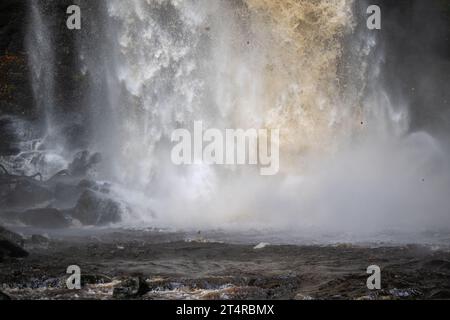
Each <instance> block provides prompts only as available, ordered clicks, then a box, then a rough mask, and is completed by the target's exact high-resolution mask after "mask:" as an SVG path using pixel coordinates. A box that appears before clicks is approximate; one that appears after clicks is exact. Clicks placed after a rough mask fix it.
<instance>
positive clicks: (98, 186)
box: [78, 179, 111, 194]
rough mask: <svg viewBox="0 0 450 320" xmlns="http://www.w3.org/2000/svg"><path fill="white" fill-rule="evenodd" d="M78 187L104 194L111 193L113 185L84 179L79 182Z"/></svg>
mask: <svg viewBox="0 0 450 320" xmlns="http://www.w3.org/2000/svg"><path fill="white" fill-rule="evenodd" d="M78 188H79V189H80V190H86V189H91V190H94V191H98V192H101V193H104V194H109V192H110V190H111V185H110V184H109V183H106V182H105V183H98V182H95V181H92V180H87V179H83V180H81V181H80V182H79V183H78Z"/></svg>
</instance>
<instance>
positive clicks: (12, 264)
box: [0, 228, 450, 299]
mask: <svg viewBox="0 0 450 320" xmlns="http://www.w3.org/2000/svg"><path fill="white" fill-rule="evenodd" d="M3 230H4V231H3V232H2V236H1V237H3V239H5V237H6V238H8V239H12V240H10V243H11V242H12V243H14V247H15V248H16V250H18V251H14V250H13V251H8V250H7V249H5V243H7V242H6V241H1V242H0V244H1V245H0V253H2V255H1V259H2V260H1V262H0V285H1V287H0V291H1V292H2V297H3V298H4V299H5V298H8V299H448V298H450V253H449V252H448V251H447V250H441V249H436V248H432V247H429V246H418V245H398V246H357V245H350V244H335V245H326V246H325V245H324V246H322V245H308V246H304V245H270V244H267V245H259V246H256V245H257V243H247V244H245V243H235V244H232V243H227V242H223V241H222V240H221V236H220V234H219V233H217V234H216V235H215V233H214V232H211V233H208V234H205V235H199V234H196V233H193V234H189V233H183V232H166V231H160V230H146V231H136V230H126V229H113V230H112V229H102V230H86V229H84V230H81V229H79V230H75V229H73V230H71V232H67V231H65V232H64V233H58V232H54V233H51V234H45V235H42V234H41V235H38V234H35V232H37V230H35V229H29V228H22V229H20V230H18V231H19V232H20V233H21V234H22V235H18V234H17V233H12V232H9V233H8V234H7V235H5V232H6V231H5V229H3ZM19 247H22V248H23V249H24V250H26V253H25V252H23V249H22V251H21V249H18V248H19ZM257 248H260V249H257ZM14 253H15V254H14ZM372 264H376V265H379V266H380V267H381V269H382V289H381V290H378V291H370V290H368V289H367V286H366V280H367V277H368V275H367V274H366V269H367V267H368V266H369V265H372ZM70 265H78V266H79V267H80V269H81V275H82V277H81V283H82V286H81V289H80V290H69V289H67V286H66V280H67V278H68V277H69V275H68V274H66V270H67V267H68V266H70Z"/></svg>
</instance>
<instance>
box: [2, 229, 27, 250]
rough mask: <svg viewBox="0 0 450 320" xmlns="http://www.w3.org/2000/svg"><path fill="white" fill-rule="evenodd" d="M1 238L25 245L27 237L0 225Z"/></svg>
mask: <svg viewBox="0 0 450 320" xmlns="http://www.w3.org/2000/svg"><path fill="white" fill-rule="evenodd" d="M0 239H5V240H8V241H11V242H13V243H15V244H17V245H18V246H23V244H24V241H25V239H24V238H23V237H22V236H21V235H19V234H17V233H15V232H12V231H10V230H8V229H6V228H4V227H2V226H0Z"/></svg>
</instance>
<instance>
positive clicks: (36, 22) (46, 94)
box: [26, 0, 55, 136]
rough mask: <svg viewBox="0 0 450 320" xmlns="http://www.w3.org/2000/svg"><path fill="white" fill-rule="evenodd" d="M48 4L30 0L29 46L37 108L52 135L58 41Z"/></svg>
mask: <svg viewBox="0 0 450 320" xmlns="http://www.w3.org/2000/svg"><path fill="white" fill-rule="evenodd" d="M44 6H45V4H43V2H42V1H39V0H31V1H30V9H29V15H30V19H29V20H30V23H29V24H28V33H27V34H28V36H27V39H26V47H27V51H28V52H29V54H28V57H29V65H30V67H31V83H32V86H33V96H34V102H35V105H36V108H37V110H38V112H39V113H40V115H41V116H42V118H43V122H44V124H43V127H44V128H45V130H46V136H49V135H52V133H53V131H54V129H55V124H54V122H53V115H54V111H55V110H54V105H55V83H54V76H55V68H54V61H55V57H54V43H53V39H52V33H51V32H50V29H49V27H48V25H47V23H48V19H46V17H45V16H44V13H43V10H44Z"/></svg>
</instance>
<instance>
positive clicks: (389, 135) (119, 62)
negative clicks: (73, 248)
mask: <svg viewBox="0 0 450 320" xmlns="http://www.w3.org/2000/svg"><path fill="white" fill-rule="evenodd" d="M38 3H39V2H38V1H33V2H32V15H31V17H32V21H33V23H32V27H31V29H30V33H29V34H30V35H29V38H28V47H29V51H30V65H31V66H32V71H33V73H32V80H33V84H34V92H35V99H36V104H37V106H38V107H39V108H40V109H41V110H42V113H43V114H44V115H45V119H46V120H45V121H46V128H47V135H51V134H52V132H54V130H55V124H54V123H53V121H52V115H53V113H54V111H53V108H54V103H55V102H54V78H52V75H53V68H54V66H53V63H54V61H53V60H54V57H53V53H52V49H51V48H52V46H53V45H54V44H53V43H52V37H51V33H50V31H49V30H48V29H47V27H46V25H45V21H44V20H43V19H42V12H41V10H42V8H41V7H40V5H38ZM363 7H364V5H357V4H356V3H355V2H354V1H352V0H318V1H300V0H299V1H294V0H279V1H278V0H236V1H226V0H214V1H212V0H185V1H179V0H154V1H150V0H147V1H145V0H130V1H123V0H109V1H99V2H97V3H96V4H95V5H94V9H93V10H90V11H89V12H86V13H83V14H85V15H84V16H83V19H84V20H83V21H84V23H83V29H82V31H81V32H80V35H79V39H78V43H77V52H76V55H77V56H78V58H79V61H80V72H81V73H82V74H83V76H84V77H86V79H88V80H87V81H88V82H89V85H88V86H87V87H88V89H87V91H86V92H85V103H86V105H87V106H88V107H87V108H85V109H83V110H87V111H85V112H87V113H88V115H87V118H88V119H89V122H90V123H89V126H90V134H91V137H90V138H91V139H90V146H89V147H90V149H91V150H93V151H99V152H101V153H102V154H103V155H104V157H103V158H104V162H103V166H102V167H101V168H100V171H101V172H100V177H101V178H102V179H104V180H109V181H112V182H114V185H115V187H114V193H115V196H117V197H119V198H121V199H123V200H124V201H126V202H127V203H128V205H129V207H131V208H132V212H133V214H132V216H130V217H128V218H129V220H128V221H129V222H130V223H136V224H141V223H142V222H144V223H150V224H152V225H162V226H172V227H187V228H188V227H198V226H205V227H213V228H217V227H223V226H229V225H231V226H232V227H242V228H253V227H255V228H257V227H259V226H261V227H267V226H270V227H275V228H277V227H280V228H293V229H295V230H297V228H299V227H323V228H325V229H326V228H330V229H333V228H337V229H347V228H351V229H353V230H359V228H364V227H365V226H366V224H370V225H371V226H373V227H374V228H378V227H379V228H387V227H392V226H397V225H402V226H403V225H404V224H411V225H416V224H418V223H419V224H420V223H421V222H422V221H424V219H423V216H422V212H423V208H428V211H430V210H431V211H435V213H434V215H435V216H436V217H440V218H442V217H445V213H444V212H443V210H442V208H445V207H446V204H447V200H446V197H445V195H443V192H442V190H445V188H441V187H438V186H445V185H447V184H448V183H449V179H448V177H445V176H439V175H437V174H436V172H435V171H434V170H433V169H432V168H434V167H435V166H436V167H439V168H442V163H441V160H440V159H441V158H440V157H441V156H442V154H441V153H440V149H439V146H438V143H436V141H434V139H433V138H432V137H431V136H429V135H428V134H426V133H415V134H410V133H409V132H408V112H407V107H406V106H393V105H392V104H391V103H390V98H389V96H388V95H387V94H386V93H385V92H386V91H385V89H384V88H385V87H386V85H387V84H385V83H382V81H381V80H380V66H381V64H382V60H383V52H381V51H380V50H377V49H376V47H377V41H378V39H377V37H376V36H375V35H374V33H373V32H370V31H369V30H367V29H366V28H365V20H364V19H365V11H364V10H362V9H361V8H363ZM44 57H45V58H44ZM195 121H203V123H204V124H205V126H207V127H210V128H218V129H226V128H244V129H247V128H256V129H259V128H268V129H274V128H279V129H280V131H281V136H280V154H281V163H282V167H281V172H280V174H279V175H277V176H275V177H271V178H263V177H261V176H259V174H258V171H257V170H255V168H253V167H235V166H223V167H220V166H208V165H195V166H187V167H177V166H175V165H174V164H172V163H171V161H170V150H171V146H172V144H171V141H170V139H171V134H172V132H173V130H175V129H177V128H188V129H192V126H193V124H194V122H195ZM404 163H407V165H404ZM444 167H445V166H444ZM417 175H428V180H427V181H429V183H431V184H432V185H433V188H434V187H436V190H437V192H435V193H429V192H424V190H423V185H422V184H418V183H417V182H418V181H421V179H422V177H420V178H418V177H417ZM409 197H412V198H413V199H411V200H410V199H408V200H406V199H407V198H409ZM436 204H438V205H436ZM447 207H448V206H447ZM405 217H408V221H407V223H404V220H405ZM431 220H433V219H430V221H431ZM433 221H434V220H433Z"/></svg>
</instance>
